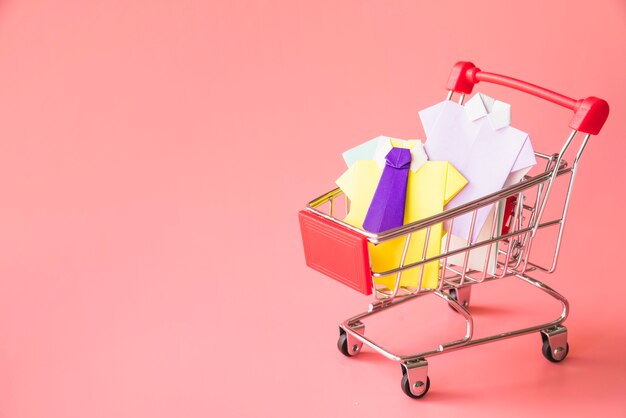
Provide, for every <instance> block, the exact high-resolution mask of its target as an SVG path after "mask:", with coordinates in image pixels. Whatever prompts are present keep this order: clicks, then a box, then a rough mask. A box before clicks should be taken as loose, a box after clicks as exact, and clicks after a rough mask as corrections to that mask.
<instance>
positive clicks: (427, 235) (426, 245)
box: [417, 226, 432, 292]
mask: <svg viewBox="0 0 626 418" xmlns="http://www.w3.org/2000/svg"><path fill="white" fill-rule="evenodd" d="M431 228H432V227H430V226H429V227H428V228H427V229H426V240H425V242H424V250H423V251H422V261H424V260H426V256H427V255H428V244H429V242H430V229H431ZM426 266H428V264H423V265H422V268H421V269H420V278H419V281H418V283H417V291H418V292H419V291H420V290H422V281H423V280H424V270H426Z"/></svg>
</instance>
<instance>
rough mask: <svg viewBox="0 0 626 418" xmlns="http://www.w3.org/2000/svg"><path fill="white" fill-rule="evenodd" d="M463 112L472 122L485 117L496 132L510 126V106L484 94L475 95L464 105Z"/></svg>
mask: <svg viewBox="0 0 626 418" xmlns="http://www.w3.org/2000/svg"><path fill="white" fill-rule="evenodd" d="M465 112H466V114H467V116H468V117H469V118H470V120H473V121H475V120H478V119H481V118H484V117H485V116H486V117H487V119H488V120H489V122H490V123H491V127H492V128H493V129H496V130H497V129H501V128H504V127H505V126H509V125H510V124H511V105H510V104H508V103H504V102H501V101H500V100H495V99H494V98H493V97H489V96H487V95H486V94H482V93H476V94H475V95H474V96H473V97H472V98H471V99H469V100H468V101H467V103H465Z"/></svg>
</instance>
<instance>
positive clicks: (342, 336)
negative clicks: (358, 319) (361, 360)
mask: <svg viewBox="0 0 626 418" xmlns="http://www.w3.org/2000/svg"><path fill="white" fill-rule="evenodd" d="M337 348H338V349H339V351H341V354H343V355H344V356H346V357H354V356H356V355H357V354H358V351H359V349H358V348H357V349H354V348H353V351H350V350H349V349H348V334H346V332H345V331H344V330H342V329H339V339H338V340H337Z"/></svg>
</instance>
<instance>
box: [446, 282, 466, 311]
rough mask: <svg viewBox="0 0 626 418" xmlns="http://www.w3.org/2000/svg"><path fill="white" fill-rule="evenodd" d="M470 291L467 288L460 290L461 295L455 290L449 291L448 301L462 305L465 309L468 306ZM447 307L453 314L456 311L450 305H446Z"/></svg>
mask: <svg viewBox="0 0 626 418" xmlns="http://www.w3.org/2000/svg"><path fill="white" fill-rule="evenodd" d="M470 289H471V288H469V287H466V288H463V289H462V290H461V292H462V293H461V294H459V293H460V292H459V291H458V290H457V289H450V292H449V295H450V299H454V300H455V301H457V302H458V303H459V304H461V305H463V306H464V307H465V308H467V307H468V306H469V299H470ZM459 296H461V299H460V300H459ZM448 306H449V307H450V308H451V309H452V310H454V311H455V312H456V311H457V309H456V307H455V306H454V305H453V304H451V303H448Z"/></svg>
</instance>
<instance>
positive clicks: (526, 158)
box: [511, 135, 537, 171]
mask: <svg viewBox="0 0 626 418" xmlns="http://www.w3.org/2000/svg"><path fill="white" fill-rule="evenodd" d="M535 164H537V160H536V158H535V151H534V150H533V145H532V143H531V142H530V137H529V136H528V135H526V141H524V145H522V149H521V150H520V152H519V154H518V156H517V158H516V159H515V163H514V164H513V168H511V171H518V170H522V169H524V168H529V167H532V166H534V165H535Z"/></svg>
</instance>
